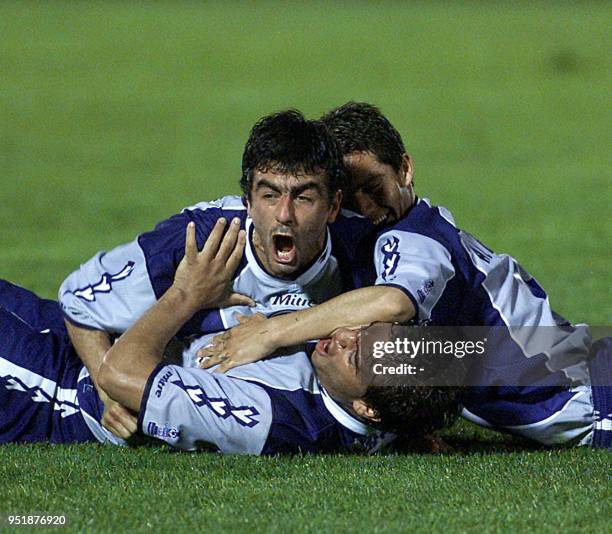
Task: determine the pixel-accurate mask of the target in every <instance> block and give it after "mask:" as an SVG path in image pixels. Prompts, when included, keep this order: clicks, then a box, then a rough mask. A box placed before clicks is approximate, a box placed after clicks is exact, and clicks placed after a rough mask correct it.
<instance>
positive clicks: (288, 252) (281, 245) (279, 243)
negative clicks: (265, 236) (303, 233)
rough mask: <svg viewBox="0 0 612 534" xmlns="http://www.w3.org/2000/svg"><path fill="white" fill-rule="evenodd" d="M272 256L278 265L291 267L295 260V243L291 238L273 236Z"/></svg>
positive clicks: (284, 235)
mask: <svg viewBox="0 0 612 534" xmlns="http://www.w3.org/2000/svg"><path fill="white" fill-rule="evenodd" d="M273 240H274V256H275V259H276V261H277V262H278V263H283V264H287V265H291V264H293V263H295V260H296V248H295V241H294V239H293V237H292V236H290V235H286V234H275V235H274V236H273Z"/></svg>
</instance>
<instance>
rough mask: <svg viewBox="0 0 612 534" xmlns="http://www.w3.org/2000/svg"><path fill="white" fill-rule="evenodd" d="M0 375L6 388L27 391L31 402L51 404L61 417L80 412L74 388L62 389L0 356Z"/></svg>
mask: <svg viewBox="0 0 612 534" xmlns="http://www.w3.org/2000/svg"><path fill="white" fill-rule="evenodd" d="M0 376H1V377H2V378H4V379H5V380H6V381H7V382H8V383H7V384H6V385H5V388H6V389H13V390H17V391H23V392H28V393H30V394H31V398H32V401H33V402H46V403H49V404H52V405H53V409H54V410H55V411H58V412H60V416H61V417H68V416H70V415H74V414H76V413H79V412H80V409H79V401H78V399H77V390H76V389H64V388H61V387H59V386H58V385H57V383H56V382H54V381H53V380H49V379H48V378H45V377H43V376H41V375H39V374H37V373H34V372H32V371H30V370H29V369H26V368H24V367H20V366H19V365H16V364H14V363H13V362H10V361H9V360H5V359H4V358H0Z"/></svg>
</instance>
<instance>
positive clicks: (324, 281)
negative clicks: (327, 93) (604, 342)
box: [59, 111, 395, 405]
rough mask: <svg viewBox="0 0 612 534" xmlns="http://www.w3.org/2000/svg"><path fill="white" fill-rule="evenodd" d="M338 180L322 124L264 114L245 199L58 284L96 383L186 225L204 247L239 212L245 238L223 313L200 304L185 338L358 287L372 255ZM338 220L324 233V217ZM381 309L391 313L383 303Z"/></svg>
mask: <svg viewBox="0 0 612 534" xmlns="http://www.w3.org/2000/svg"><path fill="white" fill-rule="evenodd" d="M344 179H345V172H344V167H343V163H342V159H341V157H340V155H339V150H338V146H337V143H336V142H335V140H334V139H333V138H332V137H331V136H330V134H329V133H328V131H327V129H326V128H325V127H324V126H323V124H322V123H321V122H319V121H308V120H306V119H304V117H303V116H302V115H301V114H300V113H298V112H296V111H285V112H281V113H277V114H273V115H269V116H266V117H264V118H262V119H261V120H260V121H258V122H257V124H255V126H254V127H253V129H252V131H251V133H250V136H249V139H248V141H247V143H246V145H245V149H244V154H243V158H242V177H241V180H240V185H241V187H242V190H243V192H244V195H245V197H244V199H243V198H240V197H234V196H230V197H224V198H222V199H220V200H217V201H214V202H201V203H199V204H197V205H195V206H193V207H191V208H187V209H185V210H183V211H182V212H181V213H180V214H178V215H175V216H173V217H170V218H169V219H168V220H166V221H163V222H161V223H160V224H159V225H157V227H156V228H155V229H154V230H153V231H151V232H148V233H144V234H142V235H140V236H139V237H138V238H137V239H136V240H134V241H133V242H131V243H128V244H125V245H122V246H119V247H117V248H115V249H113V250H111V251H109V252H100V253H98V254H97V255H96V256H94V257H93V258H91V259H90V260H89V261H87V262H85V263H84V264H83V265H81V267H80V268H79V269H78V270H76V271H75V272H74V273H72V274H71V275H70V276H68V278H66V280H65V281H64V283H63V284H62V286H61V288H60V292H59V300H60V303H61V306H62V310H63V313H64V314H65V318H66V325H67V329H68V332H69V335H70V339H71V341H72V344H73V346H74V347H75V349H76V351H77V353H78V354H79V356H80V357H81V359H82V360H83V362H84V364H85V365H86V367H87V369H88V371H89V373H90V375H91V377H92V379H93V382H94V384H97V382H98V378H97V374H98V369H99V366H100V364H101V361H102V357H103V355H104V354H105V352H106V351H107V350H108V349H109V348H110V346H111V341H112V338H113V337H115V336H117V335H118V334H121V333H122V332H124V331H125V330H126V329H127V328H128V327H129V326H131V325H132V324H133V323H134V322H135V321H136V320H137V319H138V318H139V317H140V316H141V315H142V313H144V311H145V310H147V309H148V308H149V307H151V306H152V305H153V304H154V303H155V302H156V300H157V299H159V298H160V297H161V296H162V295H163V294H164V293H165V291H166V290H167V289H168V288H169V287H170V285H171V284H172V280H173V279H174V273H175V270H176V267H177V266H178V264H179V262H180V260H181V258H182V256H183V251H184V247H185V231H184V229H185V226H186V225H187V223H189V222H194V223H195V225H196V237H197V240H198V243H199V245H200V246H201V245H202V243H204V241H205V240H206V238H207V237H208V235H209V234H210V231H211V230H212V228H213V226H214V224H215V221H216V220H218V219H219V218H220V217H225V218H226V219H228V220H230V219H232V218H234V217H237V218H239V219H240V227H241V228H242V229H244V230H246V232H247V242H246V247H245V250H244V253H243V255H242V257H241V259H240V262H239V264H238V266H237V269H236V272H235V273H233V275H232V278H233V281H232V286H231V292H232V294H231V295H229V294H228V298H227V299H226V300H224V301H223V302H222V303H220V307H219V308H220V309H201V310H198V312H197V313H196V314H194V316H193V317H191V318H190V320H189V321H188V322H187V324H186V325H184V326H183V327H182V328H181V330H180V332H179V334H180V337H181V338H185V337H186V336H190V335H200V334H206V333H211V332H218V331H220V330H223V329H225V328H227V327H229V326H232V325H235V324H236V320H235V319H234V312H236V311H240V312H242V313H250V310H249V306H248V305H251V306H253V309H252V311H254V312H256V311H260V312H262V313H264V314H266V315H273V314H277V313H281V312H284V311H294V310H298V309H302V308H306V307H308V306H310V305H311V304H313V303H319V302H323V301H325V300H326V299H328V298H330V297H333V296H335V295H338V294H339V293H340V292H341V291H343V290H346V289H349V288H352V287H354V284H355V282H354V279H356V278H357V277H358V276H359V269H358V265H359V257H360V256H361V257H364V258H367V259H369V257H370V256H371V251H368V252H366V253H364V254H361V255H360V254H359V250H360V245H359V242H360V240H361V236H362V235H363V233H364V232H363V231H362V229H363V227H364V226H371V225H370V224H369V222H368V221H367V220H364V219H362V218H358V217H346V216H344V215H342V214H340V215H339V214H338V212H339V208H340V202H341V198H342V193H341V188H342V187H343V183H344ZM336 218H338V220H337V221H336V224H334V226H333V228H332V230H331V233H330V231H328V223H331V222H332V221H334V220H335V219H336ZM353 273H355V274H353ZM372 305H375V303H372ZM379 306H380V307H381V308H382V307H383V306H384V309H385V310H386V309H389V308H388V307H387V306H386V305H385V303H384V302H380V303H379ZM223 308H225V309H223ZM389 311H392V310H390V309H389ZM387 318H388V319H389V320H394V319H395V318H394V317H393V316H392V315H390V316H389V317H387ZM101 394H102V395H103V392H101ZM107 403H108V404H109V405H112V403H110V401H108V402H107Z"/></svg>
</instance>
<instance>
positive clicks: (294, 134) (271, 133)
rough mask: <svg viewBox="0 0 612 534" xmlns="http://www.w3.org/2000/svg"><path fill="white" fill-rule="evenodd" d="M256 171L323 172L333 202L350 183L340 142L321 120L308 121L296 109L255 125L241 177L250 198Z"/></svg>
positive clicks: (243, 161) (243, 158)
mask: <svg viewBox="0 0 612 534" xmlns="http://www.w3.org/2000/svg"><path fill="white" fill-rule="evenodd" d="M256 170H259V171H262V172H266V171H268V170H274V171H278V172H282V173H286V174H292V175H297V174H299V173H308V174H318V173H321V172H323V173H325V176H326V177H327V192H328V200H329V202H331V201H332V199H333V197H334V194H335V193H336V191H338V190H339V189H342V188H343V187H344V185H345V181H346V171H345V169H344V164H343V162H342V155H341V154H340V150H339V148H338V143H337V141H336V140H335V139H334V138H333V136H332V135H331V134H330V133H329V131H328V130H327V128H326V127H325V125H324V124H323V123H322V122H321V121H319V120H307V119H306V118H305V117H304V116H303V115H302V114H301V113H300V112H299V111H297V110H295V109H289V110H286V111H281V112H279V113H273V114H272V115H267V116H265V117H263V118H261V119H260V120H258V121H257V122H256V123H255V126H253V129H252V130H251V134H250V136H249V139H248V141H247V143H246V145H245V147H244V152H243V154H242V177H241V178H240V187H241V188H242V191H243V193H244V194H245V195H246V197H247V198H249V199H250V198H251V189H252V185H253V175H254V172H255V171H256Z"/></svg>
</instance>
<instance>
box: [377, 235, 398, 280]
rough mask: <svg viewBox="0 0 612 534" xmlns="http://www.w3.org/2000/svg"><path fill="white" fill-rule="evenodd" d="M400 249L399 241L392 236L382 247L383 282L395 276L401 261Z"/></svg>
mask: <svg viewBox="0 0 612 534" xmlns="http://www.w3.org/2000/svg"><path fill="white" fill-rule="evenodd" d="M398 249H399V239H398V238H397V237H395V236H391V237H390V238H389V239H387V240H386V241H385V242H384V244H383V246H382V247H380V251H381V253H382V255H383V258H382V266H383V270H382V277H383V280H387V279H389V277H391V276H393V274H394V273H395V270H396V269H397V266H398V265H399V261H400V253H399V252H398Z"/></svg>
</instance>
